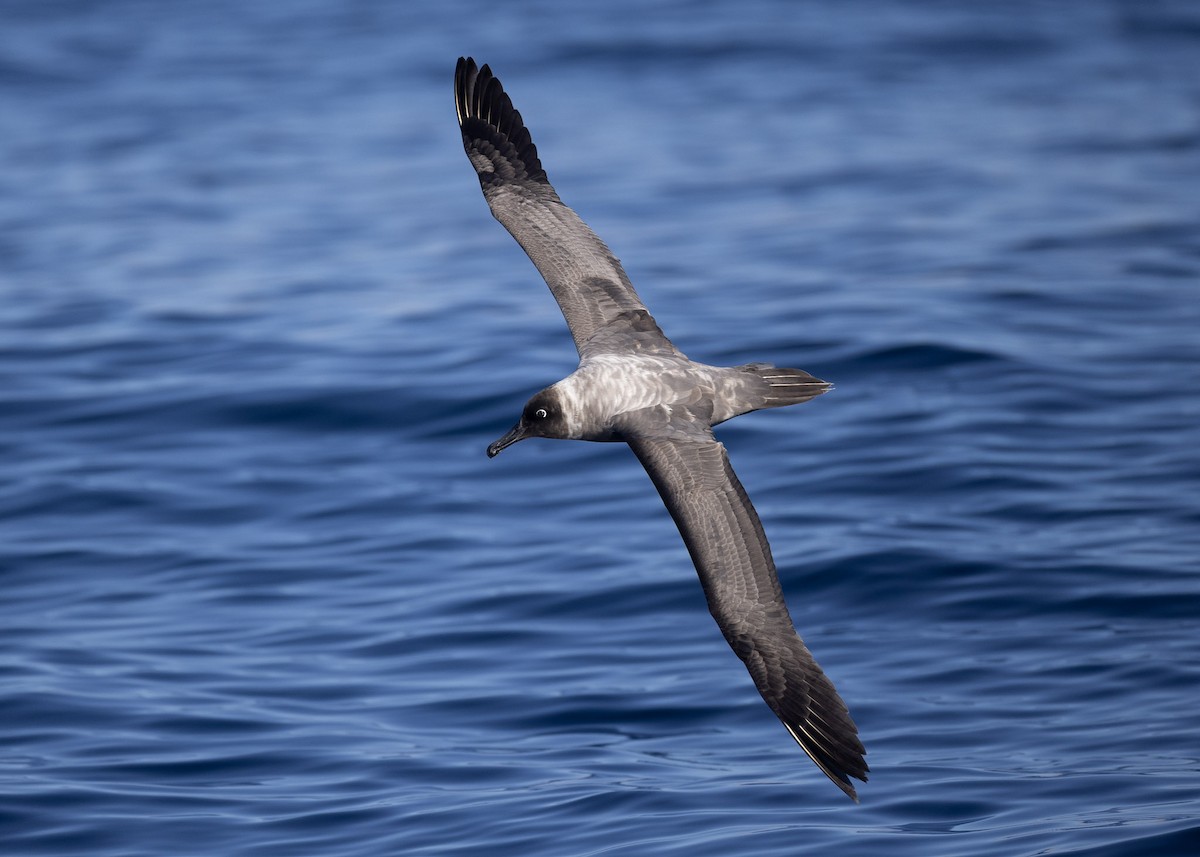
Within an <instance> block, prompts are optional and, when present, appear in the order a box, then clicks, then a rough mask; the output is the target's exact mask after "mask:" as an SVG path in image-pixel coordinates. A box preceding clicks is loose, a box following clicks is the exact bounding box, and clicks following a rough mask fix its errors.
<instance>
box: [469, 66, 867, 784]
mask: <svg viewBox="0 0 1200 857" xmlns="http://www.w3.org/2000/svg"><path fill="white" fill-rule="evenodd" d="M454 101H455V106H456V108H457V111H458V122H459V126H460V127H461V129H462V138H463V146H464V148H465V149H466V151H467V157H468V158H470V160H471V165H472V166H474V167H475V172H476V173H477V174H478V177H479V184H480V185H481V187H482V188H483V196H484V199H485V200H487V204H488V206H489V207H490V208H491V210H492V214H493V215H494V216H495V218H496V219H497V220H499V221H500V223H501V224H502V225H503V226H504V228H505V229H507V230H508V231H509V232H510V233H511V234H512V236H513V237H514V238H515V239H517V242H518V243H519V244H520V245H521V247H522V248H524V250H525V252H526V253H527V254H529V258H530V259H531V260H532V261H533V264H534V265H535V266H536V267H537V270H538V272H539V273H541V275H542V277H543V278H544V279H545V280H546V283H547V284H548V285H549V286H550V291H551V292H552V293H553V295H554V298H555V300H557V301H558V305H559V307H560V308H561V309H562V313H563V315H564V316H565V317H566V320H567V326H568V327H569V328H570V331H571V336H572V337H573V338H574V340H575V347H576V348H577V349H578V351H579V367H578V368H577V369H576V370H575V371H574V372H572V373H571V374H570V375H569V376H567V377H566V378H564V379H563V380H561V381H559V382H558V383H556V384H552V385H550V386H549V387H547V388H546V389H544V390H542V391H541V392H539V393H537V394H536V395H535V396H534V397H533V398H531V399H530V400H529V401H528V402H527V403H526V405H525V408H524V410H523V411H522V413H521V418H520V420H519V421H518V422H517V424H516V425H515V426H513V428H512V429H511V430H510V431H509V432H508V433H507V434H505V435H504V436H503V437H501V438H500V439H499V440H497V441H495V442H494V443H492V444H491V445H490V446H488V448H487V454H488V456H489V457H494V456H495V455H497V454H498V453H499V452H500V451H501V450H503V449H505V448H506V447H509V446H512V445H513V444H514V443H516V442H517V441H520V440H524V439H526V438H530V437H547V438H563V439H571V440H592V441H624V442H625V443H627V444H629V446H630V447H631V448H632V449H633V452H634V455H636V456H637V458H638V460H639V461H640V462H641V463H642V466H643V467H645V468H646V472H647V473H648V474H649V475H650V479H651V481H652V482H653V483H654V487H655V488H657V489H658V493H659V495H660V496H661V497H662V501H663V503H664V504H665V505H666V507H667V510H668V511H669V512H670V514H671V517H672V518H673V519H674V520H675V524H676V526H678V528H679V533H680V535H682V536H683V541H684V544H685V545H686V546H687V549H688V552H689V553H690V554H691V558H692V562H693V563H694V565H695V566H696V572H697V573H698V574H699V576H700V583H701V585H702V586H703V588H704V595H705V597H706V598H707V600H708V608H709V611H710V612H711V613H712V615H713V617H714V618H715V619H716V621H717V625H718V626H719V627H720V629H721V633H722V634H724V635H725V639H726V640H727V641H728V643H729V645H730V646H731V647H732V648H733V651H734V652H735V653H736V654H737V656H738V657H739V658H741V660H742V662H743V663H744V664H745V665H746V669H747V670H749V672H750V676H751V678H752V679H753V680H754V685H755V687H757V688H758V692H759V693H760V694H762V698H763V699H764V700H765V701H766V703H767V705H768V706H769V707H770V709H771V710H772V711H773V712H775V715H776V716H777V717H778V718H779V719H780V720H781V721H782V722H783V725H784V726H785V727H786V728H787V730H788V732H790V733H791V735H792V737H793V738H794V739H796V742H797V743H798V744H799V745H800V746H801V747H802V748H803V749H804V752H806V753H807V754H808V755H809V757H810V758H811V759H812V760H813V761H814V762H815V763H816V764H817V767H818V768H820V769H821V770H822V771H823V772H824V773H825V775H826V776H827V777H829V779H830V780H832V781H833V782H834V783H835V784H836V785H837V786H838V787H839V788H840V789H841V790H842V791H843V792H845V793H846V794H847V795H849V796H850V797H851V798H852V799H854V800H855V801H857V800H858V796H857V794H856V792H855V789H854V785H853V784H852V783H851V782H850V778H851V777H854V778H856V779H859V780H863V781H864V782H865V781H866V779H867V772H868V768H867V764H866V761H865V759H864V758H863V756H864V754H865V752H866V751H865V750H864V749H863V745H862V743H861V742H860V741H859V739H858V729H857V727H856V726H855V725H854V721H853V720H852V719H851V718H850V714H849V712H848V711H847V709H846V705H845V703H844V702H842V699H841V697H840V696H839V695H838V692H837V691H836V690H835V689H834V687H833V683H832V682H831V681H830V680H829V679H828V678H827V677H826V676H825V673H824V672H823V671H822V670H821V668H820V666H818V665H817V662H816V660H815V659H814V658H813V656H812V653H810V652H809V650H808V647H807V646H805V644H804V642H803V640H801V639H800V637H799V635H798V634H797V633H796V629H795V627H794V626H793V624H792V619H791V616H790V615H789V613H788V609H787V604H786V603H785V602H784V599H783V591H782V590H781V589H780V586H779V578H778V576H777V575H776V572H775V562H774V560H773V559H772V558H771V548H770V546H769V545H768V544H767V536H766V534H765V533H764V532H763V527H762V523H761V522H760V521H759V518H758V514H757V513H756V512H755V511H754V506H753V505H752V504H751V503H750V498H749V497H748V496H746V491H745V489H744V488H743V487H742V484H741V482H739V481H738V478H737V475H736V474H735V473H734V472H733V468H732V467H731V466H730V464H729V457H728V456H727V455H726V452H725V447H724V445H723V444H721V443H719V442H718V441H717V440H716V439H715V438H714V437H713V433H712V427H713V426H715V425H717V424H719V423H722V422H724V421H725V420H728V419H731V418H733V417H736V416H738V415H739V414H745V413H749V412H750V411H756V410H759V409H761V408H778V407H783V406H785V405H794V404H798V403H800V402H806V401H808V400H809V399H812V398H814V397H815V396H819V395H820V394H821V393H824V392H825V391H826V390H828V389H829V388H830V385H829V384H827V383H825V382H824V381H821V380H819V379H817V378H814V377H813V376H812V375H810V374H808V373H807V372H804V371H801V370H799V369H778V368H775V367H774V366H771V365H770V364H767V363H749V364H746V365H744V366H734V367H719V366H709V365H706V364H703V363H697V362H694V361H692V360H689V359H688V358H687V357H686V356H684V354H683V353H682V352H681V351H679V349H677V348H676V347H675V346H674V345H673V344H672V343H671V341H670V340H669V339H667V337H666V336H665V335H663V332H662V331H661V330H660V329H659V327H658V324H657V323H656V322H655V321H654V319H653V318H652V317H651V315H650V313H649V312H647V311H646V307H645V305H644V304H643V303H642V299H641V298H640V297H638V294H637V292H636V291H634V288H633V285H632V284H631V283H630V282H629V277H628V276H626V274H625V271H624V269H623V268H622V267H621V263H620V261H618V260H617V257H616V256H614V255H613V253H612V251H610V250H609V249H608V247H607V246H605V244H604V242H603V241H601V240H600V239H599V238H598V237H596V234H595V233H594V232H592V230H591V229H589V228H588V226H587V224H585V223H584V222H583V221H582V220H581V219H580V218H579V216H578V215H577V214H576V213H575V212H574V211H572V210H571V209H570V208H568V207H567V206H566V205H564V204H563V202H562V200H560V199H559V198H558V194H557V193H556V192H555V191H554V188H553V187H551V185H550V181H549V180H548V179H547V178H546V171H545V170H544V169H543V168H542V163H541V161H540V160H539V159H538V153H537V148H536V147H535V146H534V144H533V140H532V139H531V137H530V135H529V131H528V130H527V129H526V128H525V124H524V122H523V121H522V119H521V114H520V113H518V112H517V111H516V110H515V109H514V108H513V105H512V101H511V100H510V99H509V97H508V95H507V94H506V93H505V92H504V89H503V87H502V86H501V85H500V81H499V80H498V79H497V78H496V77H495V76H494V75H493V74H492V72H491V69H489V68H488V66H486V65H484V66H483V67H482V68H479V67H478V66H476V64H475V61H474V60H472V59H469V58H459V60H458V67H457V69H456V70H455V74H454Z"/></svg>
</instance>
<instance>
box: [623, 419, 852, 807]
mask: <svg viewBox="0 0 1200 857" xmlns="http://www.w3.org/2000/svg"><path fill="white" fill-rule="evenodd" d="M628 443H629V445H630V446H631V447H632V448H633V451H634V454H635V455H637V457H638V460H640V461H641V462H642V466H643V467H645V468H646V472H647V473H649V474H650V479H651V480H652V481H653V482H654V487H655V488H657V489H658V493H659V495H660V496H661V497H662V500H663V503H664V504H666V507H667V510H668V511H669V512H670V513H671V517H672V518H674V519H675V524H676V526H678V527H679V533H680V535H682V536H683V541H684V543H685V544H686V545H687V549H688V553H690V554H691V557H692V562H693V563H694V564H695V566H696V571H697V573H698V574H699V575H700V583H701V585H702V586H703V587H704V594H705V596H706V598H707V599H708V609H709V611H710V612H711V613H712V615H713V618H715V619H716V620H717V625H719V626H720V628H721V632H722V633H723V634H724V635H725V639H726V640H727V641H728V642H729V645H730V646H731V647H732V648H733V651H734V652H735V653H736V654H737V656H738V657H739V658H741V659H742V662H743V663H745V665H746V669H748V670H749V671H750V676H751V677H752V678H753V679H754V684H755V686H756V687H757V688H758V692H759V693H761V694H762V697H763V699H764V700H765V701H766V703H767V705H768V706H770V708H771V710H772V711H774V712H775V714H776V716H778V717H779V719H780V720H782V721H783V725H784V726H785V727H787V730H788V732H790V733H791V735H792V737H793V738H795V739H796V742H797V743H798V744H799V745H800V746H801V747H802V748H803V749H804V752H806V753H807V754H808V755H809V757H810V758H811V759H812V760H813V761H814V762H816V764H817V767H819V768H820V769H821V770H822V771H823V772H824V773H825V775H826V776H827V777H829V779H831V780H832V781H833V782H834V783H835V784H836V785H837V786H838V787H839V788H841V790H842V791H844V792H845V793H846V794H847V795H849V796H850V797H851V798H853V799H854V800H856V801H857V800H858V796H857V794H856V793H855V790H854V786H853V785H852V784H851V783H850V780H849V777H855V778H857V779H860V780H863V781H866V779H867V772H868V768H867V764H866V761H865V759H864V758H863V756H864V754H865V753H866V750H865V749H864V748H863V745H862V743H861V742H860V741H859V739H858V729H857V727H856V726H855V725H854V721H853V720H852V719H851V718H850V713H849V712H848V711H847V709H846V704H845V703H844V702H842V699H841V697H840V696H838V693H837V691H836V690H835V689H834V687H833V683H832V682H831V681H830V680H829V679H828V678H826V676H825V673H824V672H823V671H822V670H821V667H820V666H818V665H817V662H816V660H815V659H814V658H813V656H812V653H811V652H809V650H808V647H807V646H805V645H804V641H803V640H801V639H800V637H799V635H797V633H796V629H795V627H794V626H793V625H792V619H791V616H790V615H789V614H788V609H787V605H786V603H785V602H784V600H783V592H782V590H781V589H780V586H779V577H778V575H777V574H776V573H775V562H774V560H773V559H772V558H771V548H770V545H768V543H767V536H766V534H765V533H764V532H763V527H762V522H761V521H759V518H758V514H757V513H756V512H755V511H754V506H753V505H752V504H751V502H750V498H749V497H748V496H747V495H746V490H745V489H744V488H743V487H742V484H741V482H739V481H738V478H737V475H736V474H735V473H734V472H733V468H732V467H731V466H730V464H729V456H728V455H726V453H725V447H724V446H723V445H722V444H720V443H718V442H717V441H716V440H714V439H713V438H712V436H711V434H709V435H708V437H707V438H695V439H693V438H692V437H685V438H682V439H681V438H680V437H678V436H676V437H672V438H662V437H654V438H645V437H634V438H631V439H629V440H628Z"/></svg>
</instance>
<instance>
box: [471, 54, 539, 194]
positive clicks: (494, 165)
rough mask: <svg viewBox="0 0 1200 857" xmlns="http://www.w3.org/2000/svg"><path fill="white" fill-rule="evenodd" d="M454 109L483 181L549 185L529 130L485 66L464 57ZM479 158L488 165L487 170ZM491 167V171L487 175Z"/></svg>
mask: <svg viewBox="0 0 1200 857" xmlns="http://www.w3.org/2000/svg"><path fill="white" fill-rule="evenodd" d="M454 107H455V110H456V111H457V113H458V124H459V127H460V128H461V129H462V135H463V147H464V148H465V149H466V151H467V155H468V156H469V157H470V158H471V162H472V163H473V164H474V165H475V169H476V170H477V171H478V173H479V181H480V183H481V184H483V185H485V186H486V185H488V184H490V183H493V182H497V181H535V182H542V183H546V184H549V180H548V179H547V178H546V171H545V170H543V169H542V162H541V160H540V159H539V158H538V153H537V147H536V146H535V145H534V144H533V139H532V138H531V137H530V134H529V130H528V129H527V128H526V127H525V123H524V121H523V120H522V119H521V114H520V112H518V111H517V109H516V108H514V107H513V104H512V100H511V99H509V97H508V94H507V93H505V91H504V87H503V86H502V85H501V84H500V80H499V79H498V78H497V77H496V76H495V75H494V74H492V70H491V68H490V67H489V66H488V65H487V63H484V64H483V66H482V67H480V66H477V65H476V63H475V60H474V59H473V58H471V57H459V58H458V64H457V65H456V66H455V69H454ZM479 157H482V158H483V159H484V165H483V166H481V163H480V161H479V160H478V158H479ZM489 163H490V166H491V169H490V170H488V169H486V166H487V165H488V164H489Z"/></svg>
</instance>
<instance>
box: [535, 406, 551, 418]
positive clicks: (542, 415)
mask: <svg viewBox="0 0 1200 857" xmlns="http://www.w3.org/2000/svg"><path fill="white" fill-rule="evenodd" d="M533 415H534V416H535V417H537V418H538V419H539V420H544V419H545V418H546V417H548V416H550V415H549V414H548V413H546V409H545V408H538V409H537V410H536V411H534V412H533Z"/></svg>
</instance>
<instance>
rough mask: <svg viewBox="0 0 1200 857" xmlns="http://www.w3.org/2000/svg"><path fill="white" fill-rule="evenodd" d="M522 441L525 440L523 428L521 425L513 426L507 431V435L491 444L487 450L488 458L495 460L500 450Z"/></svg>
mask: <svg viewBox="0 0 1200 857" xmlns="http://www.w3.org/2000/svg"><path fill="white" fill-rule="evenodd" d="M524 439H525V427H524V426H523V425H522V424H521V423H517V424H516V425H515V426H513V427H512V428H511V429H509V430H508V434H506V435H505V436H504V437H502V438H500V439H499V440H498V441H496V442H495V443H493V444H491V445H490V446H489V447H488V448H487V454H488V458H495V457H496V456H497V455H499V454H500V450H502V449H505V448H506V447H509V446H512V445H513V444H514V443H516V442H517V441H518V440H524Z"/></svg>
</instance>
